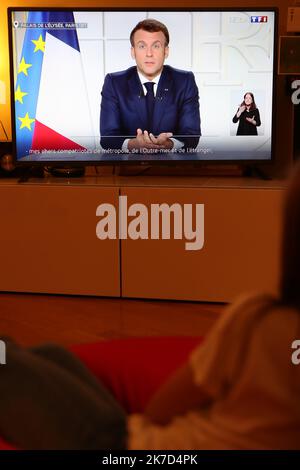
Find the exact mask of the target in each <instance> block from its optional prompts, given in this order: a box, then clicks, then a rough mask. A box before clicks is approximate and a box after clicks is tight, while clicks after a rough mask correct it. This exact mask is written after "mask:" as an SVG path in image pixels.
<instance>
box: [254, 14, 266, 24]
mask: <svg viewBox="0 0 300 470" xmlns="http://www.w3.org/2000/svg"><path fill="white" fill-rule="evenodd" d="M267 22H268V17H267V16H251V23H267Z"/></svg>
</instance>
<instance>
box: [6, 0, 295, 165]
mask: <svg viewBox="0 0 300 470" xmlns="http://www.w3.org/2000/svg"><path fill="white" fill-rule="evenodd" d="M293 3H294V2H293V0H264V2H263V6H264V7H268V6H275V7H278V8H279V35H283V34H285V33H286V17H287V7H288V5H293ZM12 5H13V6H22V5H24V6H27V7H29V6H44V7H45V6H59V7H64V6H68V5H69V6H74V7H76V6H82V7H85V6H90V7H93V6H94V7H101V6H106V7H129V6H130V7H141V8H142V7H143V6H146V5H147V6H148V5H149V3H148V2H147V4H145V5H143V3H141V2H138V1H137V0H131V1H129V0H127V1H126V0H124V1H119V2H117V1H113V0H112V1H110V2H107V1H99V0H98V1H97V0H96V1H95V0H89V2H88V3H87V4H86V3H85V2H83V1H75V0H64V2H62V1H61V0H59V1H57V0H52V1H51V0H49V1H48V2H46V3H44V2H42V1H41V0H26V1H24V0H23V1H20V0H14V1H12V0H2V1H1V4H0V80H2V81H4V83H5V87H6V104H5V105H0V119H1V120H2V121H3V123H4V125H5V128H6V129H7V130H8V133H9V136H11V123H10V119H11V117H10V104H9V102H10V98H9V97H10V91H9V56H8V34H7V12H6V9H7V7H8V6H12ZM151 5H152V7H159V6H161V1H160V0H153V1H152V2H151ZM164 6H165V7H167V6H170V7H176V6H177V7H180V6H182V7H184V8H188V7H201V6H203V7H205V6H209V7H226V6H228V7H232V6H236V7H237V9H238V7H241V6H243V7H248V6H249V7H252V8H258V7H259V5H258V2H257V1H253V0H252V1H249V0H244V1H243V2H242V1H241V0H238V1H237V0H227V1H226V0H223V1H217V0H214V1H212V2H207V0H206V1H201V0H194V1H189V2H183V1H182V0H181V1H180V0H177V1H176V0H165V2H164ZM276 95H277V100H278V101H277V123H276V135H277V143H276V151H277V152H276V153H277V155H276V158H277V161H278V164H277V167H278V171H281V168H282V167H283V166H284V165H285V163H286V162H289V161H290V160H291V155H292V139H293V130H292V127H293V126H292V121H293V107H292V104H291V100H290V99H289V96H288V95H287V94H286V90H285V79H284V77H278V81H277V90H276Z"/></svg>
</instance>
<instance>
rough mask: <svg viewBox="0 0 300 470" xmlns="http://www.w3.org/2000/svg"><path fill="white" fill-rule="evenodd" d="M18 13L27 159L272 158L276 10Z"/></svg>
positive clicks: (15, 66)
mask: <svg viewBox="0 0 300 470" xmlns="http://www.w3.org/2000/svg"><path fill="white" fill-rule="evenodd" d="M8 15H9V31H10V64H11V85H12V86H11V89H12V121H13V141H14V143H15V156H16V161H17V162H19V163H30V164H32V163H33V162H40V163H45V164H49V163H50V162H54V163H55V164H58V163H66V162H86V163H100V162H107V163H110V164H111V163H114V162H118V163H119V162H122V161H126V162H128V161H135V162H138V161H159V162H163V161H168V162H169V161H175V162H178V161H190V162H191V161H230V162H232V161H266V160H271V158H272V140H273V133H272V125H273V120H274V64H275V60H274V53H275V49H276V48H275V38H276V9H268V10H267V11H266V10H264V11H262V10H261V11H259V10H253V11H252V10H246V9H243V10H239V11H235V10H228V9H223V10H216V9H205V10H204V9H201V10H199V9H198V10H186V11H185V10H170V9H168V10H149V9H147V10H141V9H140V10H132V9H130V10H129V9H127V10H122V11H121V10H104V9H101V10H100V9H97V10H95V9H93V10H91V9H86V10H81V9H64V10H62V9H53V8H52V9H51V8H48V9H43V8H41V9H33V8H32V9H26V11H24V9H21V8H20V9H17V8H14V9H12V8H9V9H8Z"/></svg>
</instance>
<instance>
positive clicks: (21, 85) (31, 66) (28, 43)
mask: <svg viewBox="0 0 300 470" xmlns="http://www.w3.org/2000/svg"><path fill="white" fill-rule="evenodd" d="M26 22H27V23H28V25H29V26H30V27H27V29H26V32H25V36H24V40H23V45H22V53H21V56H20V59H19V63H18V69H17V80H16V89H15V126H16V146H17V158H18V159H20V158H22V157H26V156H28V155H29V153H30V149H31V146H32V139H33V134H34V128H35V116H36V109H37V103H38V96H39V87H40V81H41V74H42V67H43V57H44V52H45V47H46V38H47V34H51V35H52V36H55V37H56V38H57V39H59V40H61V41H64V42H66V43H67V44H68V45H70V46H71V47H73V48H74V49H76V50H78V51H79V43H78V37H77V32H76V29H73V30H72V29H67V30H65V29H64V28H62V29H52V28H51V27H49V28H47V25H45V23H51V22H52V23H60V22H62V23H65V22H68V23H74V15H73V12H66V11H51V12H49V11H32V12H29V13H28V17H27V20H26Z"/></svg>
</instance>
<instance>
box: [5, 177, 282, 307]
mask: <svg viewBox="0 0 300 470" xmlns="http://www.w3.org/2000/svg"><path fill="white" fill-rule="evenodd" d="M285 186H286V184H285V182H284V181H279V180H278V181H277V180H273V181H263V180H258V179H255V178H239V177H232V178H229V177H183V178H180V177H151V176H138V177H124V176H112V175H107V176H105V175H104V176H86V177H83V178H78V179H76V178H74V179H60V178H53V177H46V178H43V179H30V180H29V181H28V182H26V183H19V182H18V181H17V180H15V179H1V180H0V198H1V204H0V220H1V231H0V243H1V269H0V290H1V291H10V292H36V293H51V294H75V295H95V296H112V297H120V296H123V297H135V298H151V299H175V300H190V301H212V302H227V301H231V300H232V299H233V298H234V297H235V296H236V295H238V294H239V293H241V292H244V291H256V290H267V291H270V292H275V291H276V289H277V284H278V273H279V248H280V231H281V206H282V201H283V195H284V192H285ZM119 195H126V196H127V198H128V205H130V204H133V203H136V202H138V203H143V204H145V205H146V206H147V207H150V204H151V203H163V202H165V203H168V204H173V203H175V202H177V203H180V204H185V203H186V204H191V203H193V204H196V203H202V204H204V207H205V216H204V220H205V229H204V234H205V241H204V247H203V249H202V250H199V251H186V250H185V248H184V243H185V241H184V240H172V239H171V240H150V239H149V240H131V239H127V240H99V239H98V238H97V237H96V224H97V221H98V220H99V219H98V218H97V217H96V208H97V206H98V205H99V204H101V203H104V202H105V203H110V204H114V206H115V207H116V208H117V207H118V198H119Z"/></svg>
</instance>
